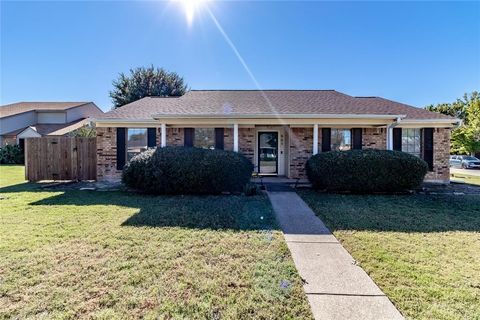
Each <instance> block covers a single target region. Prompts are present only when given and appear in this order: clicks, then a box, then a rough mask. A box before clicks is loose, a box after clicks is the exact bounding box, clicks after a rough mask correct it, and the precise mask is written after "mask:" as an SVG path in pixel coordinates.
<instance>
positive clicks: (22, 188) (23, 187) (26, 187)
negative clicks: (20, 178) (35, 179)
mask: <svg viewBox="0 0 480 320" xmlns="http://www.w3.org/2000/svg"><path fill="white" fill-rule="evenodd" d="M39 190H41V189H40V185H39V184H36V183H31V182H23V183H19V184H13V185H10V186H6V187H1V188H0V193H9V192H29V191H39ZM42 191H50V190H42Z"/></svg>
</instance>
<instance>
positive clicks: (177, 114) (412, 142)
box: [94, 90, 458, 182]
mask: <svg viewBox="0 0 480 320" xmlns="http://www.w3.org/2000/svg"><path fill="white" fill-rule="evenodd" d="M94 122H95V125H96V128H97V129H96V130H97V177H98V179H99V180H109V179H118V178H120V176H121V169H122V167H123V166H124V164H125V163H126V161H128V160H129V159H130V158H131V157H132V156H133V155H135V154H136V153H139V152H141V151H143V150H146V149H147V148H149V147H156V146H161V147H163V146H195V147H204V148H220V149H225V150H233V151H237V152H241V153H243V154H244V155H245V156H246V157H248V158H249V159H250V160H251V161H252V163H253V164H254V165H255V170H256V171H258V172H259V173H261V174H265V175H279V176H287V177H290V178H305V163H306V161H307V160H308V159H309V158H310V156H312V154H316V153H318V152H326V151H329V150H348V149H362V148H363V149H368V148H376V149H388V150H392V149H393V150H402V151H405V152H409V153H412V154H415V155H417V156H419V157H421V158H423V159H424V160H425V161H426V162H427V163H428V165H429V167H430V172H429V173H428V174H427V176H426V180H429V181H437V182H446V181H448V180H449V149H450V130H451V128H453V127H454V126H456V125H457V124H458V120H457V119H454V118H452V117H449V116H445V115H442V114H439V113H434V112H430V111H427V110H424V109H420V108H416V107H412V106H409V105H406V104H402V103H399V102H395V101H391V100H387V99H384V98H380V97H353V96H349V95H346V94H344V93H340V92H337V91H335V90H265V91H258V90H192V91H189V92H187V93H186V94H185V95H184V96H182V97H146V98H143V99H140V100H138V101H135V102H132V103H130V104H127V105H125V106H123V107H121V108H118V109H115V110H112V111H110V112H107V113H105V114H103V115H101V116H99V117H98V118H96V119H94Z"/></svg>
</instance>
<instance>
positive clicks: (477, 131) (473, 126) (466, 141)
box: [426, 91, 480, 155]
mask: <svg viewBox="0 0 480 320" xmlns="http://www.w3.org/2000/svg"><path fill="white" fill-rule="evenodd" d="M426 109H427V110H430V111H435V112H440V113H443V114H446V115H449V116H454V117H457V118H459V119H461V120H462V121H463V124H462V126H460V127H459V128H457V129H455V130H453V131H452V138H451V139H452V140H451V142H452V145H451V152H452V153H455V154H471V155H473V154H475V153H477V152H480V94H479V93H478V92H477V91H474V92H472V93H471V94H470V95H468V94H465V95H464V96H463V99H457V101H455V102H453V103H442V104H437V105H435V106H434V105H429V106H427V107H426Z"/></svg>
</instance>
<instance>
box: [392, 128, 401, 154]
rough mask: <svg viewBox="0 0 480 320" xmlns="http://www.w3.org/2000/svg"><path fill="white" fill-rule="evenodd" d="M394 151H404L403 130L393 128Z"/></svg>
mask: <svg viewBox="0 0 480 320" xmlns="http://www.w3.org/2000/svg"><path fill="white" fill-rule="evenodd" d="M393 150H397V151H402V128H393Z"/></svg>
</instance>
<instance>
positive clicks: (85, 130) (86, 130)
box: [69, 125, 96, 138]
mask: <svg viewBox="0 0 480 320" xmlns="http://www.w3.org/2000/svg"><path fill="white" fill-rule="evenodd" d="M69 136H70V137H84V138H95V137H96V131H95V129H94V128H93V127H91V126H89V125H86V126H83V127H81V128H78V129H77V130H74V131H72V132H70V133H69Z"/></svg>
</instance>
